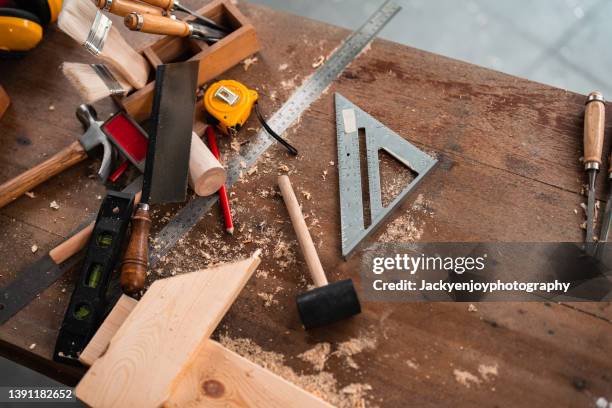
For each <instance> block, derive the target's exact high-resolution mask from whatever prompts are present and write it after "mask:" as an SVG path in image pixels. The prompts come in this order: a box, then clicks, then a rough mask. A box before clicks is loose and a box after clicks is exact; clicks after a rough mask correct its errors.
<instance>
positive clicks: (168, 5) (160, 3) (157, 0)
mask: <svg viewBox="0 0 612 408" xmlns="http://www.w3.org/2000/svg"><path fill="white" fill-rule="evenodd" d="M141 1H142V2H144V3H147V4H150V5H152V6H155V7H160V8H163V9H164V10H170V9H172V8H173V7H174V0H141Z"/></svg>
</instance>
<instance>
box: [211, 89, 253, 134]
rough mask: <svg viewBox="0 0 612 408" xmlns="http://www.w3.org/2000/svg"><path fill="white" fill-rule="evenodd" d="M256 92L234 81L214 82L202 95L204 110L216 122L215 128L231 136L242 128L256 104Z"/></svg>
mask: <svg viewBox="0 0 612 408" xmlns="http://www.w3.org/2000/svg"><path fill="white" fill-rule="evenodd" d="M258 97H259V95H258V94H257V91H254V90H252V89H249V88H247V87H246V86H245V85H243V84H241V83H240V82H238V81H234V80H224V81H219V82H215V83H214V84H212V85H211V86H209V87H208V89H207V90H206V93H205V94H204V108H205V109H206V111H207V112H208V113H209V114H210V115H211V116H212V117H213V118H214V120H215V121H217V122H218V123H217V127H218V128H219V129H220V130H221V131H222V132H223V133H225V134H226V135H229V136H233V135H235V134H236V133H238V131H239V130H240V129H241V128H242V127H243V126H244V123H245V122H246V121H247V120H248V119H249V116H251V111H252V110H253V105H255V102H257V98H258Z"/></svg>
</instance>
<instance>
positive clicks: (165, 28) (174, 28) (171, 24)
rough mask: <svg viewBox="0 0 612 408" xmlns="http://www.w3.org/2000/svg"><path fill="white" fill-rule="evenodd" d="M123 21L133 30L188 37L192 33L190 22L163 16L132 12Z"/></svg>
mask: <svg viewBox="0 0 612 408" xmlns="http://www.w3.org/2000/svg"><path fill="white" fill-rule="evenodd" d="M123 22H124V23H125V26H126V27H127V28H129V29H130V30H132V31H140V32H143V33H149V34H160V35H171V36H175V37H188V36H189V35H191V29H190V28H189V24H187V23H186V22H184V21H180V20H173V19H171V18H168V17H163V16H154V15H152V14H138V13H130V14H128V15H126V16H125V17H124V20H123Z"/></svg>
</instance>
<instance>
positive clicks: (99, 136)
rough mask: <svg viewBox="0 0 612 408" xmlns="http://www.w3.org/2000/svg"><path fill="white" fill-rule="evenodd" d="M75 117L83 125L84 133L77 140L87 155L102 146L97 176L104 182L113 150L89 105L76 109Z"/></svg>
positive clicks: (100, 123) (108, 171) (93, 110)
mask: <svg viewBox="0 0 612 408" xmlns="http://www.w3.org/2000/svg"><path fill="white" fill-rule="evenodd" d="M76 116H77V118H78V119H79V121H81V123H82V124H83V127H84V128H85V133H83V136H81V137H80V138H79V142H81V145H82V146H83V148H84V149H85V151H86V152H87V153H90V152H91V151H92V150H94V149H95V148H96V147H98V146H102V148H103V154H102V164H101V165H100V170H98V176H100V179H102V181H106V179H107V178H108V175H109V173H110V168H111V164H112V152H113V149H112V147H111V145H110V142H109V141H108V138H107V136H106V135H105V134H104V132H103V131H102V128H101V126H102V122H100V121H98V115H97V113H96V110H95V109H94V108H93V106H91V105H80V106H79V107H78V108H77V111H76Z"/></svg>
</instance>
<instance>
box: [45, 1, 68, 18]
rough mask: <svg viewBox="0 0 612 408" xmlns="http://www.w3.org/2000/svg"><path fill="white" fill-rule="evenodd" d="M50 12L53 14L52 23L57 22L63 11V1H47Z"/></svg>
mask: <svg viewBox="0 0 612 408" xmlns="http://www.w3.org/2000/svg"><path fill="white" fill-rule="evenodd" d="M47 3H48V4H49V11H50V12H51V21H50V22H51V23H54V22H56V21H57V17H58V16H59V13H60V11H62V4H63V3H64V2H63V0H47Z"/></svg>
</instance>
